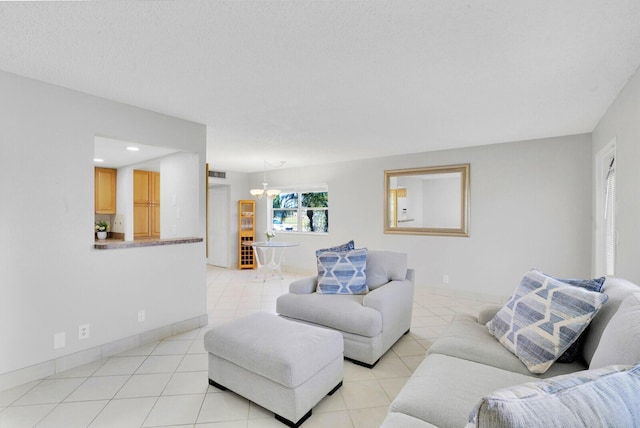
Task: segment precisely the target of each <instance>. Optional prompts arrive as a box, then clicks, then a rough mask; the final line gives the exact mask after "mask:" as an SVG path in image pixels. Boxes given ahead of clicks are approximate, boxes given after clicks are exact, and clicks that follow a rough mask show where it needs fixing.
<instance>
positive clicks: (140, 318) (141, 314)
mask: <svg viewBox="0 0 640 428" xmlns="http://www.w3.org/2000/svg"><path fill="white" fill-rule="evenodd" d="M144 319H145V313H144V309H140V310H139V311H138V322H144Z"/></svg>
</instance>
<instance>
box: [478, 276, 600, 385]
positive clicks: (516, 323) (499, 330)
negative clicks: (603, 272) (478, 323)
mask: <svg viewBox="0 0 640 428" xmlns="http://www.w3.org/2000/svg"><path fill="white" fill-rule="evenodd" d="M606 300H607V295H606V294H602V293H596V292H592V291H588V290H586V289H583V288H579V287H574V286H571V285H567V284H565V283H563V282H560V281H558V280H556V279H554V278H551V277H549V276H547V275H544V274H543V273H541V272H539V271H537V270H531V271H529V272H528V273H527V274H525V276H524V277H523V278H522V281H521V282H520V285H519V286H518V288H517V289H516V291H515V293H514V295H513V296H512V297H511V298H510V299H509V301H508V302H507V303H506V304H505V306H504V307H503V308H502V309H501V310H500V311H499V312H498V313H497V314H496V316H495V317H494V318H493V319H492V320H491V321H489V322H488V323H487V328H488V329H489V332H490V333H491V334H492V335H494V336H495V337H496V338H497V339H498V340H499V341H500V343H502V344H503V345H504V346H505V347H506V348H507V349H508V350H509V351H511V352H513V353H514V354H515V355H516V356H517V357H518V358H519V359H520V360H521V361H522V362H523V363H524V364H525V365H526V366H527V368H528V369H529V371H531V372H532V373H544V372H546V371H547V370H548V369H549V367H551V365H552V364H553V363H554V362H555V361H556V360H557V359H558V357H559V356H560V355H562V354H563V353H564V352H565V351H566V350H567V348H569V346H570V345H571V344H572V343H573V342H574V341H575V340H576V339H578V337H579V336H580V334H581V333H582V332H583V331H584V329H585V328H587V326H588V325H589V322H590V321H591V319H592V318H593V317H594V316H595V314H596V313H597V312H598V310H599V309H600V307H601V306H602V305H603V304H604V302H606Z"/></svg>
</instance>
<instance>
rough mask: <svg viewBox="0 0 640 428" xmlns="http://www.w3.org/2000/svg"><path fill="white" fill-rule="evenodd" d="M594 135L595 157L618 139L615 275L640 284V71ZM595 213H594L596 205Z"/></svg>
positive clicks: (612, 106)
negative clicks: (639, 256) (639, 166)
mask: <svg viewBox="0 0 640 428" xmlns="http://www.w3.org/2000/svg"><path fill="white" fill-rule="evenodd" d="M592 138H593V153H594V157H595V154H596V153H598V151H600V150H601V149H602V148H603V147H604V146H605V145H606V144H608V143H609V142H610V141H611V140H612V139H613V138H615V139H616V151H617V155H616V199H617V201H616V227H617V229H618V247H617V255H616V266H615V275H616V276H621V277H624V278H626V279H629V280H630V281H633V282H635V283H640V263H638V255H640V239H639V237H640V197H639V195H640V191H639V189H640V168H638V165H640V71H637V72H636V74H635V75H634V76H633V77H632V78H631V79H630V80H629V82H628V83H627V85H626V86H625V88H624V89H623V90H622V92H621V93H620V95H618V97H617V98H616V100H615V101H614V102H613V104H612V105H611V106H610V107H609V109H608V110H607V112H606V113H605V114H604V116H603V117H602V119H600V123H599V124H598V126H597V127H596V129H595V130H594V131H593V137H592ZM593 213H594V215H595V206H594V207H593ZM594 245H595V244H594ZM594 254H595V251H594ZM594 266H595V262H594Z"/></svg>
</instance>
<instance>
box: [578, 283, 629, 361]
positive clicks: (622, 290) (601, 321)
mask: <svg viewBox="0 0 640 428" xmlns="http://www.w3.org/2000/svg"><path fill="white" fill-rule="evenodd" d="M602 292H603V293H605V294H606V295H607V296H609V298H608V299H607V303H606V304H605V305H604V306H603V307H602V308H601V309H600V311H599V312H598V314H597V315H596V316H595V317H594V318H593V321H591V324H590V325H589V332H588V334H587V335H586V336H585V337H584V343H583V345H582V356H583V358H584V360H585V361H586V362H587V364H591V359H592V358H593V354H594V353H595V352H596V348H597V347H598V344H599V343H600V339H601V337H602V335H603V332H604V329H605V328H606V327H607V324H608V323H609V321H610V320H611V318H612V317H613V315H614V314H615V313H616V311H617V310H618V308H619V307H620V304H621V303H622V301H623V300H624V299H626V298H627V297H628V296H630V295H631V294H634V293H640V287H638V286H637V285H636V284H634V283H632V282H630V281H627V280H626V279H622V278H617V277H613V276H609V277H607V280H606V281H605V282H604V285H603V286H602Z"/></svg>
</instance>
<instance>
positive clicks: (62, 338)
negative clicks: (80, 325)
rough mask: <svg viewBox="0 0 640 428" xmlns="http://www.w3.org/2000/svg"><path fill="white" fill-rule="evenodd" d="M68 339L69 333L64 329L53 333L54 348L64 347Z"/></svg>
mask: <svg viewBox="0 0 640 428" xmlns="http://www.w3.org/2000/svg"><path fill="white" fill-rule="evenodd" d="M66 341H67V333H65V332H64V331H63V332H61V333H56V334H54V335H53V349H60V348H64V346H65V342H66Z"/></svg>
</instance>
